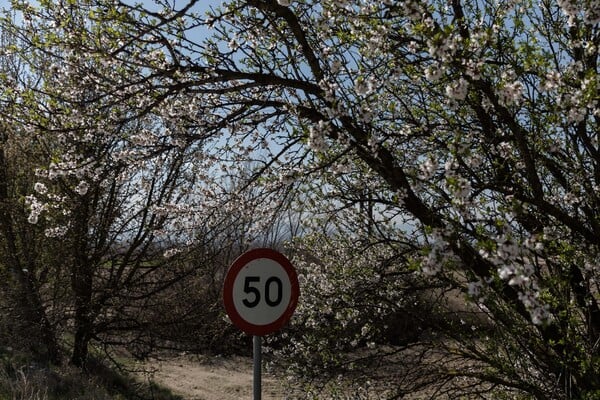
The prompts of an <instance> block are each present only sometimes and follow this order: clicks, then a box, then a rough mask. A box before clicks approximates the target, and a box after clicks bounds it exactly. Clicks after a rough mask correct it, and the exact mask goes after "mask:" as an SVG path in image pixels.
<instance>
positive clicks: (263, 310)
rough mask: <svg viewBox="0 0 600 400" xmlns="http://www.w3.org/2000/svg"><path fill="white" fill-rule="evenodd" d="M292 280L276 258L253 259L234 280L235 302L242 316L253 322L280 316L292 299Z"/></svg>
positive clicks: (253, 323)
mask: <svg viewBox="0 0 600 400" xmlns="http://www.w3.org/2000/svg"><path fill="white" fill-rule="evenodd" d="M291 286H292V285H291V282H290V279H289V277H288V274H287V272H286V270H285V269H284V268H283V267H282V266H281V265H280V264H279V263H277V262H276V261H275V260H272V259H270V258H258V259H256V260H253V261H250V262H249V263H248V264H246V266H245V267H243V268H242V269H241V270H240V272H239V273H238V274H237V276H236V278H235V280H234V282H233V304H234V306H235V309H236V311H237V312H238V314H239V316H240V317H241V318H243V319H244V320H245V321H246V322H248V323H250V324H252V325H268V324H271V323H273V322H274V321H276V320H277V319H278V318H279V317H281V316H282V315H283V314H284V313H285V311H286V309H287V307H288V304H289V303H290V297H291V292H292V288H291Z"/></svg>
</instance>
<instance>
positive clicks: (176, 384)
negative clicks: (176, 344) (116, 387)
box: [146, 356, 288, 400]
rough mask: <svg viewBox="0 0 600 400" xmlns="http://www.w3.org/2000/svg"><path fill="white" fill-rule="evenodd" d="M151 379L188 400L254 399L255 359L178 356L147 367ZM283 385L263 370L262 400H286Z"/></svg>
mask: <svg viewBox="0 0 600 400" xmlns="http://www.w3.org/2000/svg"><path fill="white" fill-rule="evenodd" d="M146 368H148V369H149V370H150V371H152V372H151V373H149V374H147V378H149V379H152V380H153V381H154V382H156V383H157V384H159V385H161V386H163V387H166V388H168V389H170V390H171V391H172V392H173V393H175V394H178V395H180V396H182V397H183V398H184V399H186V400H243V399H252V360H251V359H248V358H244V357H230V358H229V357H228V358H223V357H211V358H198V357H194V358H191V357H185V356H181V357H177V358H170V359H165V360H156V361H152V362H151V363H149V364H147V365H146ZM286 398H288V396H287V395H286V394H285V390H284V388H283V385H282V384H281V383H280V382H278V381H277V380H276V379H275V378H274V377H273V376H270V375H269V374H267V373H266V372H265V371H264V369H263V376H262V399H263V400H275V399H277V400H282V399H286Z"/></svg>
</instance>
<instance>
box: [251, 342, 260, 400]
mask: <svg viewBox="0 0 600 400" xmlns="http://www.w3.org/2000/svg"><path fill="white" fill-rule="evenodd" d="M252 341H253V345H254V352H253V355H254V377H253V378H254V379H253V381H252V390H253V393H254V397H253V398H254V400H260V398H261V395H262V381H261V379H262V377H261V373H262V337H260V336H258V335H254V337H253V339H252Z"/></svg>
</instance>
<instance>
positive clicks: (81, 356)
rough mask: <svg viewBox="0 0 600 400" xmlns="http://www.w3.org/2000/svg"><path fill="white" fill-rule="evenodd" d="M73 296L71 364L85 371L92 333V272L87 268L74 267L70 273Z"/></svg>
mask: <svg viewBox="0 0 600 400" xmlns="http://www.w3.org/2000/svg"><path fill="white" fill-rule="evenodd" d="M71 285H72V288H73V293H74V294H75V338H74V343H73V353H72V355H71V363H72V364H73V365H75V366H77V367H79V368H84V369H85V364H86V361H87V358H88V345H89V343H90V340H91V339H92V336H93V333H94V327H93V318H92V312H91V310H92V307H91V305H92V271H91V269H90V268H88V267H87V266H81V265H79V266H77V265H76V266H75V270H74V271H73V272H72V273H71Z"/></svg>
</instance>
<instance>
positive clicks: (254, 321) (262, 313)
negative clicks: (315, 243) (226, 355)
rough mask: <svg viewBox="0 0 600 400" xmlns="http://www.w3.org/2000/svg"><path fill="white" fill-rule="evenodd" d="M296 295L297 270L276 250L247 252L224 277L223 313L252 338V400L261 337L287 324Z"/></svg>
mask: <svg viewBox="0 0 600 400" xmlns="http://www.w3.org/2000/svg"><path fill="white" fill-rule="evenodd" d="M299 295H300V288H299V285H298V276H297V274H296V270H295V269H294V267H293V266H292V264H291V263H290V261H289V260H288V259H287V258H286V257H285V256H284V255H283V254H281V253H278V252H276V251H275V250H271V249H254V250H250V251H247V252H246V253H244V254H242V255H241V256H240V257H239V258H237V259H236V260H235V261H234V262H233V264H232V265H231V267H230V268H229V270H228V271H227V275H225V282H224V284H223V303H224V304H225V311H226V312H227V315H229V318H230V319H231V322H233V323H234V324H235V325H236V326H237V327H238V328H240V329H241V330H243V331H244V332H246V333H247V334H249V335H253V336H254V337H253V353H254V383H253V392H254V400H260V398H261V367H262V366H261V361H262V354H261V352H262V336H264V335H268V334H269V333H272V332H275V331H277V330H279V329H281V328H282V327H283V326H284V325H285V324H287V322H288V321H289V319H290V318H291V316H292V314H293V313H294V310H295V309H296V304H297V303H298V297H299Z"/></svg>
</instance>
